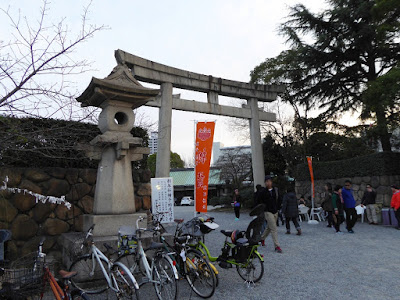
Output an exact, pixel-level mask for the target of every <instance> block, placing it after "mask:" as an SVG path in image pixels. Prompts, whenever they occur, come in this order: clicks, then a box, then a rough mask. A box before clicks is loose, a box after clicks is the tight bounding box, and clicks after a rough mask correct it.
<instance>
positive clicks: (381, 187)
mask: <svg viewBox="0 0 400 300" xmlns="http://www.w3.org/2000/svg"><path fill="white" fill-rule="evenodd" d="M347 179H349V180H351V181H352V183H353V190H354V197H355V199H356V200H357V203H358V204H359V203H360V201H361V198H362V196H363V194H364V191H365V190H366V185H367V184H371V186H372V187H373V188H374V189H375V190H376V192H377V197H376V202H377V204H381V205H382V206H383V207H389V206H390V201H391V198H392V191H391V189H390V186H391V185H392V184H399V182H400V175H380V176H365V177H352V178H337V179H323V180H316V181H315V202H316V203H317V205H318V204H321V202H322V201H323V195H324V191H325V190H324V186H325V183H327V182H330V183H331V184H332V187H334V186H335V185H336V184H339V185H341V186H343V185H344V182H345V180H347ZM296 193H297V196H298V197H300V196H301V195H305V196H306V198H308V197H309V196H310V195H311V183H310V181H305V180H304V181H296Z"/></svg>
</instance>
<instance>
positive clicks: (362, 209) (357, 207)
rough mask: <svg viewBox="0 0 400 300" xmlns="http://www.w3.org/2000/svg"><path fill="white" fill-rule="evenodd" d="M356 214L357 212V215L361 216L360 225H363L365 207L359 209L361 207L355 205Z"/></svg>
mask: <svg viewBox="0 0 400 300" xmlns="http://www.w3.org/2000/svg"><path fill="white" fill-rule="evenodd" d="M356 212H357V215H361V223H364V214H365V207H361V205H357V206H356Z"/></svg>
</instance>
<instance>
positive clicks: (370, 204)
mask: <svg viewBox="0 0 400 300" xmlns="http://www.w3.org/2000/svg"><path fill="white" fill-rule="evenodd" d="M375 201H376V192H375V191H374V190H373V189H372V186H371V185H370V184H367V189H366V191H365V192H364V195H363V197H362V198H361V207H365V208H366V211H367V219H368V222H369V224H372V225H378V218H377V216H376V208H375Z"/></svg>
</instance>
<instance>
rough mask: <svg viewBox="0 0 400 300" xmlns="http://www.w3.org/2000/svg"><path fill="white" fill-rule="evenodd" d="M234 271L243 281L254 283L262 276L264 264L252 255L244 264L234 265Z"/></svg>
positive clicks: (256, 256)
mask: <svg viewBox="0 0 400 300" xmlns="http://www.w3.org/2000/svg"><path fill="white" fill-rule="evenodd" d="M236 270H237V272H238V273H239V276H240V277H241V278H242V279H243V280H245V281H247V282H252V283H256V282H258V281H260V279H261V278H262V276H263V275H264V263H263V262H262V261H261V259H260V257H258V255H256V254H254V253H253V254H252V256H251V257H250V258H249V259H248V260H247V261H246V262H245V263H240V264H238V265H236Z"/></svg>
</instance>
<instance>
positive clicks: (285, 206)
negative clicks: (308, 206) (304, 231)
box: [282, 187, 301, 235]
mask: <svg viewBox="0 0 400 300" xmlns="http://www.w3.org/2000/svg"><path fill="white" fill-rule="evenodd" d="M282 214H284V215H285V218H286V234H290V221H292V222H293V224H294V227H295V228H296V230H297V235H301V227H300V225H299V204H298V202H297V197H296V194H295V193H294V189H293V188H292V187H289V188H288V190H287V193H286V194H285V195H284V196H283V200H282Z"/></svg>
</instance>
